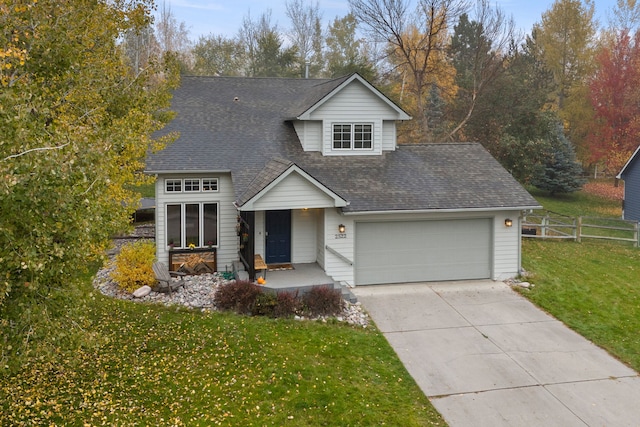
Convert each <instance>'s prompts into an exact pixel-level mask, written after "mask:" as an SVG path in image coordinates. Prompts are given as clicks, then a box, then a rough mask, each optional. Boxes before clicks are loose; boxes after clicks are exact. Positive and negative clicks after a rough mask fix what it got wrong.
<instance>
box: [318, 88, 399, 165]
mask: <svg viewBox="0 0 640 427" xmlns="http://www.w3.org/2000/svg"><path fill="white" fill-rule="evenodd" d="M311 118H312V119H313V120H322V121H323V129H322V151H323V154H324V155H342V156H347V155H372V154H381V153H382V150H383V146H388V145H389V143H390V141H387V142H385V137H388V136H390V133H389V131H383V120H385V121H386V120H389V121H393V120H396V119H397V112H396V111H394V110H393V109H392V108H391V107H390V106H389V105H388V104H386V103H385V102H384V101H382V100H381V99H380V98H378V97H377V96H375V95H374V94H373V93H371V91H370V90H369V89H368V88H366V87H365V86H364V85H363V84H362V83H360V82H358V81H354V82H352V83H351V84H350V85H348V86H347V87H345V88H344V89H342V90H341V91H340V92H338V93H337V94H336V95H334V96H333V97H332V98H330V99H329V100H328V101H327V102H326V103H324V104H323V105H322V106H320V107H319V108H318V109H317V110H315V111H314V112H313V114H312V115H311ZM334 123H370V124H372V125H373V149H372V150H339V151H334V150H333V149H332V132H333V124H334ZM393 126H395V124H393Z"/></svg>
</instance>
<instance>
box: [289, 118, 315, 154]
mask: <svg viewBox="0 0 640 427" xmlns="http://www.w3.org/2000/svg"><path fill="white" fill-rule="evenodd" d="M293 127H294V129H295V130H296V134H297V135H298V139H300V144H302V149H303V150H304V151H321V150H322V121H321V120H304V121H294V122H293Z"/></svg>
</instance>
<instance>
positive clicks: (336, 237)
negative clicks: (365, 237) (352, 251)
mask: <svg viewBox="0 0 640 427" xmlns="http://www.w3.org/2000/svg"><path fill="white" fill-rule="evenodd" d="M334 236H335V237H334V238H335V239H346V238H347V233H338V234H334Z"/></svg>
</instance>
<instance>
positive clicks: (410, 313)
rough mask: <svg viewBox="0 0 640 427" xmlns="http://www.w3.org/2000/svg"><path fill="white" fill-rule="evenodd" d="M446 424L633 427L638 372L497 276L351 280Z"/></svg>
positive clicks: (637, 421)
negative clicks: (364, 282) (485, 278)
mask: <svg viewBox="0 0 640 427" xmlns="http://www.w3.org/2000/svg"><path fill="white" fill-rule="evenodd" d="M354 293H355V294H356V296H357V297H358V300H359V301H361V302H362V304H363V305H364V307H365V308H366V309H367V310H368V312H369V314H370V315H371V317H372V318H373V320H374V321H375V323H376V325H377V326H378V328H379V329H380V330H381V331H382V332H383V333H384V335H385V337H386V338H387V340H388V341H389V343H390V344H391V345H392V347H393V348H394V349H395V351H396V353H397V354H398V356H399V357H400V360H402V362H403V363H404V365H405V366H406V368H407V370H408V371H409V373H410V374H411V375H412V376H413V378H414V379H415V380H416V382H417V383H418V385H419V386H420V388H421V389H422V390H423V391H424V393H425V394H426V395H427V397H429V399H430V400H431V402H432V403H433V405H434V406H435V407H436V409H437V410H438V411H439V412H440V413H441V414H442V415H443V416H444V418H445V419H446V421H447V422H448V423H449V425H450V426H451V427H458V426H474V427H475V426H491V427H498V426H508V427H514V426H545V427H549V426H562V427H568V426H582V427H584V426H592V427H595V426H611V427H614V426H615V427H621V426H632V427H639V426H640V377H639V376H638V374H637V373H636V372H635V371H634V370H632V369H630V368H628V367H627V366H625V365H624V364H622V363H620V362H619V361H617V360H616V359H614V358H613V357H611V356H610V355H609V354H608V353H607V352H605V351H604V350H602V349H600V348H599V347H597V346H595V345H594V344H592V343H591V342H589V341H587V340H586V339H585V338H583V337H582V336H580V335H578V334H577V333H575V332H573V331H571V330H570V329H568V328H567V327H566V326H564V324H562V323H561V322H559V321H558V320H556V319H554V318H552V317H551V316H549V315H547V314H545V313H544V312H543V311H541V310H539V309H538V308H536V307H535V306H534V305H533V304H531V303H530V302H529V301H527V300H526V299H525V298H523V297H521V296H520V295H518V294H517V293H516V292H515V291H513V290H512V289H510V288H509V286H508V285H506V284H504V283H502V282H492V281H469V282H450V283H421V284H399V285H379V286H365V287H356V288H355V289H354Z"/></svg>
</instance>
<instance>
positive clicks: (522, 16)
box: [156, 0, 615, 41]
mask: <svg viewBox="0 0 640 427" xmlns="http://www.w3.org/2000/svg"><path fill="white" fill-rule="evenodd" d="M156 1H157V3H158V5H159V7H162V3H163V1H164V2H165V4H166V6H167V7H169V8H170V9H171V12H172V13H173V15H174V16H175V18H176V20H177V21H178V22H184V23H185V24H186V27H187V29H188V30H189V36H190V38H191V39H192V40H194V41H196V40H198V38H199V37H200V36H207V35H210V34H215V35H219V34H221V35H224V36H226V37H233V36H235V35H237V33H238V30H239V29H240V27H241V26H242V19H243V17H245V16H247V15H248V14H250V16H251V18H252V19H254V20H256V19H258V18H259V17H260V15H262V13H264V12H266V11H267V10H269V9H270V10H271V22H272V23H273V24H277V25H278V29H280V30H281V31H283V32H284V31H285V30H286V29H287V27H288V26H289V19H288V18H287V16H286V13H285V0H156ZM310 1H312V4H315V0H310ZM317 1H318V4H319V6H320V7H319V9H320V12H321V13H322V18H323V21H324V22H323V24H324V25H323V27H324V28H326V27H327V25H328V24H329V23H330V22H332V21H333V20H334V19H335V18H336V17H343V16H345V15H346V14H348V13H349V4H348V1H347V0H317ZM491 3H492V4H497V5H498V6H499V7H500V8H501V9H502V10H503V11H504V12H505V13H506V14H507V15H508V16H509V15H511V16H513V18H514V20H515V23H516V27H517V28H519V29H521V30H522V31H523V32H525V33H526V32H529V30H530V29H531V27H532V26H533V24H534V23H536V22H540V19H541V16H542V14H543V13H544V12H545V11H546V10H548V9H550V8H551V5H552V4H553V0H491ZM594 4H595V9H596V19H598V20H599V21H600V23H601V24H606V22H607V16H608V15H610V10H611V8H612V7H613V5H614V4H615V0H595V1H594Z"/></svg>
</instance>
